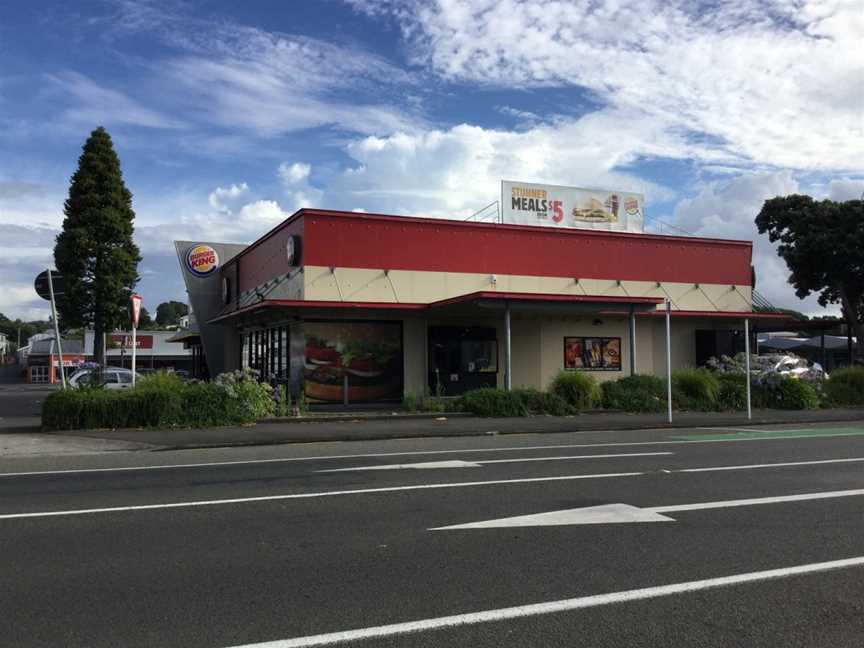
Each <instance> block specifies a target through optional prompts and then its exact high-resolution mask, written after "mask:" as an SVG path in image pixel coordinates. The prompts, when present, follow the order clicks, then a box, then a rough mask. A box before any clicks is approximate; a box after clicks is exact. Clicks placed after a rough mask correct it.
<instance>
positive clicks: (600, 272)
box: [175, 194, 786, 403]
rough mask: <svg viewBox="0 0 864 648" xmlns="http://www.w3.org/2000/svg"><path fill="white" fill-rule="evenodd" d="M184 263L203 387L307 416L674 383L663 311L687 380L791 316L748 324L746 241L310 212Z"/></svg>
mask: <svg viewBox="0 0 864 648" xmlns="http://www.w3.org/2000/svg"><path fill="white" fill-rule="evenodd" d="M514 195H515V194H514ZM531 195H534V194H531ZM594 202H595V203H597V205H600V208H602V203H599V202H597V201H594ZM513 204H514V205H517V199H515V198H514V199H513ZM608 204H609V202H608V201H607V205H608ZM613 204H614V209H615V210H616V211H617V210H618V208H619V207H618V205H619V203H618V201H617V198H616V202H614V203H613ZM521 205H522V206H524V205H525V202H524V201H523V202H522V203H521ZM627 205H628V208H629V207H630V203H629V202H628V203H627ZM529 206H530V205H529ZM638 207H641V205H640V206H638ZM600 208H598V207H596V206H592V208H591V209H592V211H591V213H587V212H586V213H587V215H585V218H586V219H588V218H591V217H593V215H594V214H595V212H596V211H599V209H600ZM622 208H623V203H622ZM634 209H635V207H634ZM564 213H565V214H567V213H571V212H570V211H569V210H565V212H564ZM572 213H573V214H574V217H576V216H577V210H576V209H575V208H574V209H573V210H572ZM579 216H580V217H581V216H583V214H581V213H580V214H579ZM175 246H176V250H177V254H178V259H179V261H180V266H181V268H182V271H183V276H184V279H185V282H186V287H187V292H188V295H189V300H190V303H191V305H192V307H193V309H194V312H195V314H196V316H197V318H198V324H197V327H196V330H195V331H194V333H193V335H192V336H190V338H189V340H190V341H191V343H192V344H193V345H198V346H199V348H200V349H201V353H202V355H203V357H204V359H205V360H206V364H207V365H209V371H210V372H211V373H212V374H213V375H215V374H218V373H220V372H222V371H225V370H230V369H236V368H240V367H253V368H255V369H257V370H259V371H260V372H261V373H262V374H263V376H264V377H266V378H268V379H270V380H273V381H281V382H285V383H286V384H288V385H289V386H290V389H291V390H292V391H293V392H294V393H295V394H296V393H297V392H299V391H300V390H303V391H304V392H305V395H306V397H307V398H308V399H309V400H310V401H312V402H322V403H344V402H374V401H388V400H399V399H401V398H402V396H403V395H404V394H420V393H443V394H447V395H455V394H459V393H462V392H464V391H465V390H468V389H473V388H477V387H483V386H499V387H506V386H509V385H512V386H514V387H517V386H527V387H535V388H540V389H542V388H545V387H546V386H547V385H548V383H549V381H550V380H551V379H552V378H553V376H554V375H555V374H556V373H558V372H559V371H561V370H574V371H589V372H592V373H593V374H594V375H595V376H597V378H598V379H600V380H607V379H614V378H619V377H621V376H626V375H628V374H630V373H633V372H636V373H649V374H663V373H664V372H665V366H666V328H665V312H664V311H665V304H666V302H667V301H669V302H670V304H671V308H672V317H671V322H672V325H671V341H672V343H671V356H672V365H673V367H676V368H677V367H684V366H697V365H701V364H703V363H704V362H705V361H706V360H707V359H708V358H709V357H710V356H712V355H717V354H720V353H727V354H732V353H735V352H736V351H738V350H743V348H744V334H743V329H744V321H745V319H747V320H748V321H749V322H750V325H751V330H758V327H759V325H760V323H761V322H765V323H766V324H767V323H774V324H776V323H777V322H779V321H782V320H783V319H784V318H785V317H786V316H785V315H782V314H777V313H760V312H754V310H753V292H754V291H753V289H754V282H755V277H754V272H753V268H752V265H751V263H752V243H751V242H750V241H740V240H724V239H714V238H697V237H684V236H661V235H653V234H644V233H641V232H634V231H621V230H605V231H604V230H599V229H598V230H592V229H577V228H564V227H548V226H540V227H538V226H531V225H512V224H498V223H494V224H493V223H476V222H465V221H454V220H442V219H429V218H416V217H403V216H390V215H383V214H368V213H354V212H339V211H329V210H320V209H301V210H299V211H297V212H296V213H295V214H293V215H292V216H291V217H290V218H288V219H287V220H286V221H284V222H283V223H281V224H280V225H278V226H276V227H275V228H273V229H272V230H271V231H269V232H267V233H266V234H264V235H263V236H262V237H261V238H260V239H258V240H257V241H255V242H254V243H252V244H251V245H238V244H227V243H219V242H203V241H177V242H176V244H175ZM508 366H509V367H510V372H509V375H508V374H507V367H508Z"/></svg>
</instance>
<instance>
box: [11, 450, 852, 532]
mask: <svg viewBox="0 0 864 648" xmlns="http://www.w3.org/2000/svg"><path fill="white" fill-rule="evenodd" d="M853 461H857V462H864V457H859V458H852V459H827V460H819V461H797V462H793V463H788V462H787V463H778V464H761V465H759V466H742V469H751V468H755V467H759V468H782V467H787V466H807V465H817V464H831V463H849V462H853ZM733 469H734V466H718V467H713V468H712V467H706V468H702V469H701V471H702V472H709V471H711V470H721V471H726V470H733ZM694 470H696V469H692V468H690V469H675V470H669V471H664V473H666V474H675V473H684V472H693V471H694ZM657 474H658V473H657V472H654V471H652V472H644V471H641V472H620V473H589V474H585V475H560V476H555V477H526V478H521V479H492V480H488V481H474V482H445V483H441V484H409V485H407V486H383V487H379V488H358V489H352V490H337V491H318V492H313V493H288V494H284V495H261V496H256V497H235V498H230V499H218V500H192V501H188V502H168V503H165V504H138V505H132V506H109V507H104V508H91V509H69V510H64V511H38V512H34V513H5V514H2V515H0V520H14V519H21V518H42V517H55V516H63V515H86V514H91V513H117V512H122V511H146V510H153V509H170V508H188V507H196V506H216V505H222V504H244V503H250V502H272V501H279V500H293V499H311V498H319V497H334V496H337V495H366V494H374V493H395V492H400V491H414V490H434V489H439V488H469V487H473V486H499V485H507V484H534V483H543V482H556V481H575V480H580V479H610V478H615V477H641V476H646V475H657Z"/></svg>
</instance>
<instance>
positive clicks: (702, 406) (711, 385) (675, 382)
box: [672, 369, 720, 411]
mask: <svg viewBox="0 0 864 648" xmlns="http://www.w3.org/2000/svg"><path fill="white" fill-rule="evenodd" d="M719 397H720V381H719V380H718V378H717V376H716V375H715V374H714V373H712V372H710V371H708V370H707V369H678V370H677V371H673V372H672V400H674V401H675V402H676V403H677V404H678V406H679V407H680V408H682V409H689V410H702V411H711V410H715V409H717V405H718V402H719Z"/></svg>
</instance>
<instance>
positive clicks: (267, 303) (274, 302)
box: [208, 299, 429, 324]
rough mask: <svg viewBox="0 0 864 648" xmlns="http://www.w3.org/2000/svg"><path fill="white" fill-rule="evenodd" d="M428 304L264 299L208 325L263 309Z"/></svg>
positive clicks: (420, 307)
mask: <svg viewBox="0 0 864 648" xmlns="http://www.w3.org/2000/svg"><path fill="white" fill-rule="evenodd" d="M428 307H429V305H428V304H416V303H399V302H342V301H312V300H305V299H265V300H264V301H260V302H258V303H256V304H251V305H249V306H244V307H243V308H238V309H237V310H234V311H231V312H230V313H225V314H224V315H220V316H218V317H214V318H213V319H211V320H210V321H209V322H208V324H213V323H215V322H220V321H222V320H226V319H228V318H231V317H234V316H236V315H242V314H244V313H251V312H254V311H258V310H263V309H265V308H303V309H307V308H367V309H391V310H424V309H426V308H428Z"/></svg>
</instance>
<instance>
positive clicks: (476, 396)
mask: <svg viewBox="0 0 864 648" xmlns="http://www.w3.org/2000/svg"><path fill="white" fill-rule="evenodd" d="M459 407H460V408H461V409H463V410H465V411H466V412H471V413H472V414H475V415H477V416H528V415H530V414H550V415H553V416H563V415H566V414H572V413H573V408H572V407H571V406H570V405H569V404H568V403H567V402H566V401H565V400H564V399H562V398H561V397H560V396H558V395H557V394H552V393H548V392H541V391H538V390H536V389H514V390H512V391H509V392H508V391H505V390H503V389H494V388H492V387H486V388H483V389H475V390H473V391H469V392H466V393H465V394H463V396H462V398H461V399H460V402H459Z"/></svg>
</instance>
